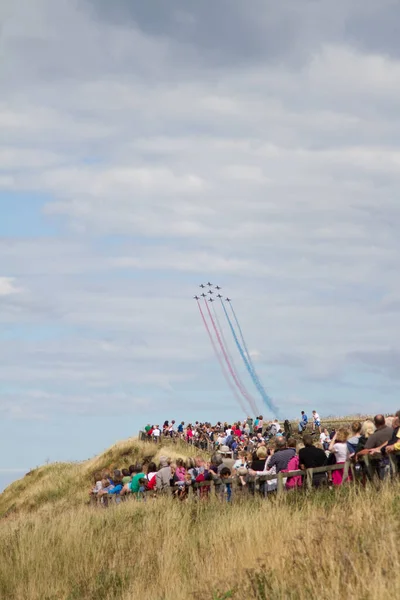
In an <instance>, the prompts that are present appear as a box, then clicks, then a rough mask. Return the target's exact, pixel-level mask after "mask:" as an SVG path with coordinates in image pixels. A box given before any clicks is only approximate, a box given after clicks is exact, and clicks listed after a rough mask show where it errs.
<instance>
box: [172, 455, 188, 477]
mask: <svg viewBox="0 0 400 600" xmlns="http://www.w3.org/2000/svg"><path fill="white" fill-rule="evenodd" d="M185 475H186V469H185V465H184V462H183V460H182V459H181V458H178V460H177V461H176V469H175V477H174V479H175V482H176V483H178V482H179V481H185Z"/></svg>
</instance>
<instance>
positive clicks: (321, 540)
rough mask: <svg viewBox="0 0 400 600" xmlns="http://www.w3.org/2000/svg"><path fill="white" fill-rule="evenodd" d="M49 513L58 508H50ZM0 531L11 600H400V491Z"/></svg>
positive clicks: (130, 505) (195, 506)
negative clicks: (339, 599)
mask: <svg viewBox="0 0 400 600" xmlns="http://www.w3.org/2000/svg"><path fill="white" fill-rule="evenodd" d="M48 506H50V505H48ZM48 506H47V509H46V510H44V509H42V510H40V511H38V512H34V513H30V514H24V515H16V516H11V517H8V518H7V519H3V520H2V521H0V597H1V598H2V599H3V598H4V599H7V600H28V599H29V600H99V599H100V600H102V599H103V600H118V599H120V600H128V599H137V598H141V599H144V600H146V599H155V600H169V599H176V600H181V599H182V600H183V599H185V600H186V599H188V598H193V599H197V600H203V599H210V600H211V599H214V600H217V599H219V600H222V599H223V598H236V599H242V598H258V599H259V600H261V599H269V598H282V599H293V600H303V599H304V600H305V599H306V598H307V599H309V598H321V597H323V598H327V599H328V598H329V599H330V598H336V597H337V598H341V600H344V599H347V598H352V600H354V599H356V598H357V599H363V600H375V599H377V600H378V599H383V598H395V597H400V576H399V573H400V552H399V550H400V549H399V545H398V544H399V534H400V485H399V484H398V483H397V484H393V485H387V486H384V487H383V488H382V489H380V490H376V489H374V488H367V489H366V490H358V489H355V488H351V489H346V488H344V489H343V490H335V491H329V490H327V491H324V492H316V493H314V494H312V495H310V496H307V495H305V494H304V495H302V494H299V495H297V494H291V493H289V494H286V495H284V496H283V497H282V498H274V499H269V500H268V499H267V500H257V499H254V500H248V501H243V502H237V503H234V504H232V505H228V504H224V503H221V502H219V501H218V500H215V499H211V500H210V501H207V502H195V501H192V502H188V503H187V504H185V503H179V502H178V501H174V500H172V499H170V498H157V499H155V500H148V501H146V502H135V501H130V502H126V503H123V504H121V505H119V506H115V507H111V508H109V509H107V510H104V509H101V508H90V507H86V506H79V507H72V508H67V509H64V510H59V509H58V508H57V506H58V505H55V506H53V508H48Z"/></svg>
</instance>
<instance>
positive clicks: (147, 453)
mask: <svg viewBox="0 0 400 600" xmlns="http://www.w3.org/2000/svg"><path fill="white" fill-rule="evenodd" d="M165 453H167V455H168V456H169V457H171V458H172V459H175V458H178V457H188V456H196V455H198V454H202V453H201V452H199V450H198V449H197V448H193V447H191V446H189V445H187V444H185V443H183V442H177V443H172V442H170V441H169V440H166V441H164V442H163V445H162V446H155V445H153V444H149V443H146V442H140V441H139V440H138V439H137V438H130V439H127V440H124V441H121V442H119V443H118V444H115V445H114V446H112V447H111V448H109V449H108V450H106V452H104V453H102V454H100V455H99V456H96V457H95V458H92V459H90V460H86V461H83V462H80V463H54V464H49V465H45V466H43V467H39V468H38V469H34V470H33V471H30V472H29V473H28V474H27V475H25V477H23V478H22V479H20V480H18V481H16V482H14V483H12V484H11V485H10V486H9V487H8V488H6V489H5V491H4V492H3V493H2V494H0V518H1V517H2V516H4V515H10V514H12V513H16V514H25V513H29V512H32V511H38V510H41V509H45V510H48V509H49V508H52V509H53V508H57V509H62V510H63V509H65V508H71V507H74V506H81V505H82V504H84V503H85V502H87V501H88V490H89V488H90V486H91V485H92V484H93V475H94V473H96V471H101V470H102V469H109V470H110V471H112V470H113V469H117V468H123V467H128V466H129V465H131V464H132V463H135V462H138V461H143V460H149V459H154V460H155V461H156V462H157V461H158V459H159V457H160V456H162V455H163V454H165Z"/></svg>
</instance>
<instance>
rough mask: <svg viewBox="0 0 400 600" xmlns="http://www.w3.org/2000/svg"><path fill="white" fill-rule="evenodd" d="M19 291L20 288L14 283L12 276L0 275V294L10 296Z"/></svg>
mask: <svg viewBox="0 0 400 600" xmlns="http://www.w3.org/2000/svg"><path fill="white" fill-rule="evenodd" d="M21 291H22V290H21V288H19V287H18V286H16V285H15V279H14V278H13V277H0V296H11V295H13V294H18V293H20V292H21Z"/></svg>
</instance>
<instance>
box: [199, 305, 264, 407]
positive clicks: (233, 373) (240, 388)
mask: <svg viewBox="0 0 400 600" xmlns="http://www.w3.org/2000/svg"><path fill="white" fill-rule="evenodd" d="M204 302H205V305H206V307H207V311H208V314H209V316H210V319H211V323H212V325H213V327H214V331H215V334H216V336H217V338H218V343H219V345H220V348H221V350H222V354H223V355H224V358H225V362H226V364H227V367H228V369H229V372H230V374H231V375H232V377H233V380H234V382H235V383H236V387H237V388H238V389H239V390H240V391H241V393H242V396H244V397H245V398H246V400H247V401H248V403H249V404H250V406H251V408H252V410H253V412H254V414H255V415H256V414H257V407H256V406H255V404H254V401H253V398H252V397H251V396H250V394H249V393H248V392H247V390H246V389H245V388H244V387H243V386H242V385H241V382H240V381H239V380H238V378H237V377H236V374H235V371H234V370H233V368H232V365H231V362H230V360H229V357H228V355H227V353H226V351H225V348H224V345H223V343H222V340H221V337H220V335H219V333H218V329H217V326H216V325H215V322H214V319H213V316H212V314H211V311H210V307H209V306H208V304H207V300H204Z"/></svg>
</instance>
